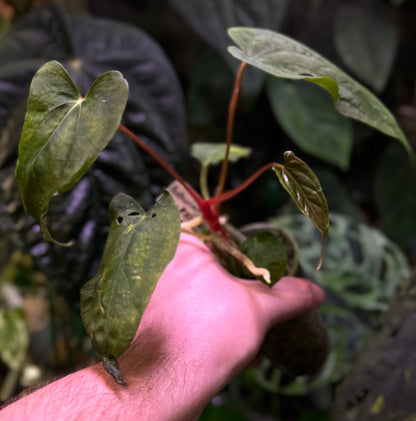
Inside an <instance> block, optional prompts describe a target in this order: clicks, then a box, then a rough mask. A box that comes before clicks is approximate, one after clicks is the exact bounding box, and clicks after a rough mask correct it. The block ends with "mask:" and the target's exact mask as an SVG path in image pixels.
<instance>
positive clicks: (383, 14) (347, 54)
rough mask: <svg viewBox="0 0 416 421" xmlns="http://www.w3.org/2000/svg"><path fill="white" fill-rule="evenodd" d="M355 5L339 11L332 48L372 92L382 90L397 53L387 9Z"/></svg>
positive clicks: (395, 38) (393, 28)
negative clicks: (333, 47) (334, 48)
mask: <svg viewBox="0 0 416 421" xmlns="http://www.w3.org/2000/svg"><path fill="white" fill-rule="evenodd" d="M383 6H384V5H382V4H381V3H375V4H374V7H372V8H371V9H368V10H367V9H365V8H364V7H362V6H360V7H358V5H354V4H352V5H351V4H350V5H347V6H344V7H341V8H340V9H339V10H338V12H337V16H336V19H335V34H334V41H335V47H336V49H337V51H338V54H339V55H340V57H341V59H342V61H343V62H344V64H345V65H346V66H347V67H348V68H349V69H350V70H351V71H352V72H354V74H355V75H357V76H358V77H359V78H360V79H361V80H362V81H364V82H366V83H367V84H368V85H370V86H371V87H372V88H373V89H374V90H375V91H377V92H381V91H382V90H383V88H384V87H385V85H386V83H387V80H388V77H389V76H390V73H391V69H392V67H393V63H394V59H395V56H396V49H397V32H396V27H395V22H394V20H393V15H392V13H391V11H390V9H388V8H385V7H383Z"/></svg>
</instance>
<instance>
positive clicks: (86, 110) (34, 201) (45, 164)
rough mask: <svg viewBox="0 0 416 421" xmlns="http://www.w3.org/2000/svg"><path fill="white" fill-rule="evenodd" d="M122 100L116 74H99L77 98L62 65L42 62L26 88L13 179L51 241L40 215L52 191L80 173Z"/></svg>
mask: <svg viewBox="0 0 416 421" xmlns="http://www.w3.org/2000/svg"><path fill="white" fill-rule="evenodd" d="M127 98H128V85H127V82H126V80H125V79H124V78H123V76H122V75H121V73H120V72H117V71H109V72H106V73H104V74H102V75H101V76H100V77H98V79H96V81H95V82H94V83H93V85H92V86H91V88H90V91H89V92H88V94H87V95H86V96H85V98H83V97H82V96H81V95H80V94H79V92H78V90H77V88H76V86H75V85H74V83H73V82H72V80H71V78H70V77H69V75H68V73H67V72H66V70H65V69H64V68H63V66H62V65H61V64H60V63H58V62H57V61H50V62H48V63H46V64H44V65H43V66H42V67H41V68H40V69H39V71H38V72H37V73H36V74H35V76H34V78H33V80H32V84H31V87H30V92H29V99H28V105H27V113H26V119H25V123H24V126H23V131H22V136H21V140H20V144H19V158H18V162H17V167H16V179H17V183H18V187H19V192H20V196H21V198H22V201H23V204H24V207H25V210H26V212H27V213H29V214H30V215H32V216H33V217H34V218H35V219H36V220H37V221H38V222H39V224H40V226H41V228H42V231H43V233H44V236H45V238H46V239H48V240H51V241H54V240H53V238H52V236H51V235H50V233H49V231H48V228H47V226H46V223H45V221H44V219H43V217H44V216H45V214H46V212H47V210H48V207H49V202H50V200H51V198H52V196H53V195H55V194H60V193H64V192H66V191H67V190H69V189H70V188H71V187H72V186H73V185H74V184H76V183H77V181H78V180H79V179H80V178H81V177H82V176H83V175H84V174H85V172H86V171H87V170H88V168H89V167H90V166H91V165H92V164H93V162H94V161H95V160H96V158H97V157H98V155H99V154H100V152H101V151H102V150H103V149H104V148H105V147H106V145H107V144H108V142H109V141H110V140H111V138H112V137H113V135H114V133H115V132H116V130H117V128H118V126H119V124H120V120H121V116H122V114H123V111H124V108H125V106H126V103H127Z"/></svg>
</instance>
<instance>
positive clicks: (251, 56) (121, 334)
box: [16, 28, 411, 384]
mask: <svg viewBox="0 0 416 421" xmlns="http://www.w3.org/2000/svg"><path fill="white" fill-rule="evenodd" d="M230 35H231V37H232V38H233V39H234V40H235V41H236V42H237V44H238V45H239V47H240V49H238V48H236V47H231V48H230V52H231V53H232V54H233V55H235V56H236V57H237V58H239V59H240V60H242V62H243V63H242V65H241V66H240V69H239V72H238V74H237V78H236V85H235V88H234V92H233V96H232V99H231V102H230V109H229V119H228V126H227V133H226V144H225V148H224V156H223V158H222V170H221V173H220V178H219V182H218V186H217V189H216V192H215V195H214V196H213V197H211V196H210V193H209V189H208V185H207V168H208V165H209V164H210V163H212V162H218V160H219V159H218V157H215V156H214V157H213V158H210V159H208V160H207V158H206V157H205V156H206V152H205V153H202V154H201V147H199V149H195V147H194V155H196V156H198V154H199V155H202V171H201V174H202V176H201V190H202V192H203V193H202V194H203V196H204V198H203V197H201V196H200V195H199V194H198V193H197V192H196V191H195V190H194V189H193V188H192V187H191V186H190V185H189V184H188V183H186V182H185V181H184V180H183V179H182V177H181V176H180V175H179V174H178V173H177V172H176V171H175V170H174V169H173V168H172V167H170V165H169V164H168V163H166V162H165V161H164V159H163V158H162V157H161V156H160V155H159V154H158V153H157V152H155V151H153V150H152V149H151V148H150V147H149V146H147V145H146V143H144V142H143V141H142V140H141V139H139V138H138V137H137V136H135V135H134V134H133V133H132V132H131V131H130V130H128V129H127V128H125V127H124V126H123V125H120V121H121V118H122V113H123V111H124V108H125V105H126V102H127V92H128V90H127V89H128V88H127V83H126V81H125V80H124V79H123V77H122V75H121V74H120V73H118V72H116V71H111V72H107V73H105V74H103V75H101V76H99V77H98V78H97V79H96V81H95V82H94V83H93V85H92V86H91V88H90V90H89V92H88V93H87V95H86V96H85V97H82V96H81V95H80V94H79V92H78V90H77V89H76V87H75V85H74V83H73V82H72V80H71V79H70V77H69V75H68V74H67V72H66V71H65V69H64V68H63V67H62V66H61V65H60V64H59V63H58V62H54V61H52V62H48V63H46V64H45V65H44V66H42V67H41V69H40V70H39V71H38V72H37V73H36V75H35V76H34V78H33V81H32V84H31V88H30V94H29V99H28V109H27V113H26V119H25V124H24V126H23V131H22V137H21V141H20V146H19V159H18V163H17V167H16V178H17V183H18V186H19V191H20V195H21V198H22V201H23V204H24V207H25V210H26V212H28V213H30V214H31V215H32V216H34V217H35V219H36V220H37V221H38V223H39V224H40V227H41V229H42V232H43V234H44V237H45V239H47V240H49V241H55V240H54V239H53V237H52V236H51V234H50V233H49V229H48V227H47V224H46V222H45V219H44V218H45V215H46V213H47V210H48V206H49V202H50V200H51V199H52V197H53V196H54V195H56V194H61V193H64V192H66V191H67V190H69V189H70V188H71V187H72V186H73V185H74V184H76V183H77V182H78V181H79V180H80V178H81V177H82V175H83V174H85V172H86V171H87V170H88V168H89V167H90V166H91V164H92V163H93V162H94V161H95V159H96V158H97V157H98V155H99V153H100V152H101V151H102V150H103V149H104V148H105V146H106V145H107V144H108V142H109V141H110V140H111V138H112V137H113V135H114V133H115V131H116V130H117V128H119V129H120V130H121V131H122V132H123V133H125V134H127V135H128V136H129V137H131V138H132V139H133V140H134V141H135V142H136V143H137V144H138V145H139V146H140V147H141V148H142V149H144V151H145V152H147V153H148V154H150V155H151V156H152V157H153V158H154V159H155V160H156V161H157V162H158V163H159V164H160V165H161V166H162V167H163V168H164V169H165V170H166V171H167V172H169V173H170V174H171V175H172V176H173V177H174V178H176V180H177V181H178V182H180V183H181V184H182V186H183V188H184V189H185V190H186V191H187V193H188V194H189V195H190V197H191V198H192V199H193V200H195V202H196V204H197V206H198V208H199V210H200V212H201V216H202V218H197V223H196V224H193V225H199V224H200V223H201V222H204V223H205V224H206V227H207V228H208V230H209V231H210V232H211V234H209V235H207V234H195V235H199V236H200V237H201V238H202V239H204V240H205V241H208V242H212V243H213V245H214V246H215V247H216V248H219V249H220V250H221V251H222V252H225V253H226V254H229V255H230V258H234V259H235V258H236V259H237V260H238V261H239V262H240V263H241V264H243V265H244V266H245V267H246V268H247V269H249V271H250V272H251V273H252V274H253V275H256V276H259V275H261V276H260V279H262V280H263V281H264V282H266V283H267V284H268V285H273V284H274V283H275V282H277V281H278V280H279V279H280V277H281V276H282V275H283V274H284V271H285V259H282V258H281V257H280V255H281V254H284V249H281V253H280V255H279V253H278V255H277V256H274V255H273V256H269V255H266V257H265V251H266V250H274V251H278V250H280V249H279V248H278V247H277V248H276V247H272V244H273V242H275V241H277V240H276V238H274V236H272V237H273V238H269V237H268V236H267V237H266V236H265V235H258V236H256V237H255V241H253V240H248V241H246V242H244V243H243V245H242V249H241V250H242V252H243V255H245V257H244V256H242V255H241V251H239V250H238V248H236V246H235V245H233V243H231V242H230V234H229V233H228V232H227V228H226V226H224V225H223V224H221V222H220V205H221V203H222V202H224V201H225V200H228V199H230V198H232V197H234V196H235V195H236V194H238V193H240V192H241V191H242V190H243V189H244V188H246V187H247V186H248V185H250V184H251V183H252V182H253V181H255V180H256V179H257V178H258V177H259V176H260V175H261V174H263V173H264V172H265V171H266V170H268V169H270V168H272V169H273V170H274V171H275V173H276V175H277V177H278V179H279V181H280V183H281V185H282V186H283V187H284V188H285V190H286V191H287V192H288V193H289V195H290V197H291V198H292V200H293V202H294V203H295V204H296V206H297V207H298V209H299V210H300V211H301V212H302V213H303V214H304V215H305V216H307V217H308V218H309V219H310V220H311V221H312V222H313V223H314V224H315V226H316V227H317V228H318V229H319V231H320V232H321V242H322V243H323V240H324V238H325V236H326V234H327V232H328V228H329V219H328V217H329V216H328V208H327V204H326V200H325V197H324V196H323V193H322V189H321V186H320V184H319V181H318V180H317V178H316V176H315V175H314V173H313V172H312V170H311V169H310V168H309V167H308V166H307V165H306V164H305V163H304V162H303V161H302V160H300V159H299V158H298V157H296V155H295V154H294V153H293V152H290V151H287V152H286V153H285V156H284V164H283V165H282V164H279V163H270V164H266V165H264V166H263V167H262V168H261V169H260V170H258V171H257V172H255V173H254V174H253V175H252V176H251V177H249V178H248V179H247V181H246V182H243V183H242V184H241V186H239V187H236V188H234V189H233V190H230V191H228V192H227V191H226V192H224V188H225V184H226V176H227V169H228V162H229V156H230V148H231V142H232V137H233V127H234V116H235V109H236V104H237V99H238V95H239V90H240V85H241V79H242V75H243V72H244V69H245V67H246V64H247V63H249V64H252V65H254V66H255V67H258V68H260V69H262V70H264V71H266V72H268V73H271V74H273V75H275V76H278V77H283V78H289V79H303V80H307V81H309V82H312V83H315V84H317V85H319V86H321V87H323V88H325V89H326V90H327V91H328V92H329V93H330V94H331V97H332V99H333V100H334V103H335V107H336V108H337V110H338V111H339V112H341V113H342V114H344V115H346V116H348V117H352V118H355V119H358V120H360V121H362V122H365V123H367V124H369V125H371V126H373V127H376V128H378V129H379V130H380V131H382V132H385V133H387V134H389V135H391V136H392V137H395V138H397V139H398V140H399V141H400V142H402V143H403V145H404V146H405V147H406V148H407V150H408V152H409V153H410V151H411V150H410V147H409V146H408V144H407V142H406V139H405V137H404V135H403V133H402V132H401V130H400V129H399V127H398V126H397V123H396V122H395V119H394V117H393V116H392V115H391V114H390V113H389V111H388V110H387V109H386V108H385V107H384V106H383V105H382V104H381V103H380V102H379V101H378V100H377V99H376V98H375V97H374V96H373V95H372V94H370V93H369V92H368V91H367V90H365V89H364V88H363V87H362V86H361V85H359V84H358V83H356V82H355V81H353V80H352V79H351V78H349V77H347V76H346V75H345V74H344V73H343V72H341V71H340V70H339V69H337V68H336V67H335V66H333V65H331V64H330V63H329V62H327V61H326V60H325V59H324V58H322V57H321V56H319V55H318V54H316V53H315V52H313V51H312V50H310V49H308V48H307V47H304V46H302V45H301V44H299V43H297V42H296V41H294V40H291V39H290V38H288V37H284V36H282V35H280V34H277V33H274V32H271V31H264V30H259V29H252V28H233V29H231V30H230ZM96 138H97V139H98V142H97V141H96V140H95V139H96ZM205 148H206V145H205ZM214 149H215V148H214ZM195 151H196V152H195ZM235 151H236V149H235V148H234V149H233V150H232V152H233V153H234V154H235V153H236V152H235ZM213 152H214V154H215V153H217V154H218V152H215V150H214V151H213ZM240 155H241V151H240ZM166 201H168V202H166ZM169 201H171V203H173V201H172V199H171V198H170V195H169V194H167V193H166V194H165V196H163V198H162V199H160V201H159V202H157V204H156V205H155V206H154V207H152V209H150V211H149V215H150V216H149V215H147V216H146V213H145V212H144V211H143V209H142V208H141V207H140V206H139V205H138V204H137V203H136V202H134V200H133V199H131V198H128V196H116V197H115V198H114V199H113V201H112V202H111V204H110V214H111V215H112V225H111V230H110V234H109V237H108V239H107V245H106V249H105V251H104V256H103V260H102V263H101V266H100V268H99V271H98V274H97V275H96V277H95V278H94V279H92V280H91V281H90V282H89V283H87V284H86V285H85V286H84V288H83V289H82V291H81V314H82V316H83V321H84V325H85V327H86V331H87V333H88V334H89V336H90V337H91V339H92V342H93V345H94V348H95V350H96V352H97V353H98V354H99V355H100V356H101V358H102V359H103V362H104V367H105V368H106V370H107V371H108V372H109V373H110V374H112V375H113V377H114V378H115V379H116V380H117V381H118V382H119V383H120V384H124V382H123V380H122V377H121V373H120V372H119V370H118V366H117V360H116V358H117V357H118V356H119V355H120V354H121V353H122V352H124V350H125V349H126V348H127V347H128V346H129V344H130V342H131V340H132V339H133V337H134V333H135V331H136V330H137V327H138V324H139V323H140V319H141V317H142V314H143V312H144V310H145V308H146V305H147V303H148V302H149V300H150V296H151V293H152V291H153V289H154V287H155V285H156V282H157V280H158V278H159V276H160V275H161V273H162V272H163V270H164V268H165V266H166V265H167V264H168V263H169V261H170V260H171V259H172V258H173V255H174V252H175V250H176V245H177V242H178V241H179V224H180V222H179V214H178V210H177V208H175V207H172V204H170V205H168V204H167V203H169ZM165 203H166V204H165ZM156 209H157V210H156ZM165 212H166V213H165ZM156 230H160V234H161V235H159V236H156V237H153V236H151V235H150V233H151V232H152V231H153V232H155V231H156ZM165 236H166V237H165ZM262 241H265V242H266V243H265V246H263V247H260V249H259V250H260V251H259V250H257V247H258V243H259V242H260V243H261V242H262ZM270 241H271V242H272V243H270ZM156 250H158V252H157V253H155V251H156ZM322 250H323V248H322V246H321V257H320V260H319V264H318V268H319V267H320V266H321V265H322V259H323V254H322V253H323V251H322ZM158 256H159V257H158ZM159 258H160V259H161V260H160V261H159V260H158V259H159ZM156 260H157V261H156ZM277 262H280V263H277ZM276 265H277V267H276ZM124 266H125V269H123V270H121V271H120V270H119V268H120V267H124ZM144 288H146V292H145V291H144ZM114 291H118V292H119V293H120V296H119V297H118V299H116V300H115V301H114V300H113V301H112V303H113V304H112V305H111V306H108V305H107V304H106V302H107V300H108V297H113V292H114ZM129 297H130V298H129ZM136 297H139V298H136ZM116 332H117V334H116ZM110 338H111V339H110Z"/></svg>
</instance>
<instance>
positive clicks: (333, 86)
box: [228, 27, 410, 150]
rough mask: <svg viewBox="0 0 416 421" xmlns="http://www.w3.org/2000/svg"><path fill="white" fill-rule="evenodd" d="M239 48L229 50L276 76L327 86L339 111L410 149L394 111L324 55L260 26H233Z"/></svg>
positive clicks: (232, 35) (233, 37)
mask: <svg viewBox="0 0 416 421" xmlns="http://www.w3.org/2000/svg"><path fill="white" fill-rule="evenodd" d="M229 34H230V36H231V38H232V39H233V40H234V41H235V42H236V44H237V45H238V46H239V48H237V47H235V46H232V47H229V49H228V51H229V52H230V53H231V54H232V55H233V56H234V57H236V58H238V59H239V60H241V61H245V62H247V63H249V64H251V65H253V66H255V67H258V68H259V69H261V70H263V71H265V72H267V73H270V74H272V75H274V76H277V77H281V78H285V79H294V80H306V81H308V82H312V83H315V84H317V85H319V86H321V87H322V88H324V89H326V90H327V91H328V92H329V93H330V95H331V97H332V99H333V101H334V104H335V108H336V109H337V111H338V112H339V113H341V114H342V115H344V116H346V117H350V118H353V119H355V120H358V121H361V122H362V123H365V124H368V125H369V126H372V127H374V128H375V129H377V130H380V131H381V132H383V133H385V134H386V135H388V136H391V137H393V138H396V139H397V140H399V141H400V142H401V143H403V145H404V146H405V147H406V148H407V149H408V150H410V147H409V145H408V143H407V140H406V137H405V135H404V134H403V132H402V130H401V129H400V127H399V126H398V124H397V122H396V120H395V118H394V117H393V115H392V114H391V113H390V111H389V110H388V109H387V108H386V107H385V106H384V105H383V104H382V103H381V102H380V100H379V99H377V98H376V97H375V96H374V95H373V94H372V93H371V92H370V91H369V90H368V89H366V88H365V87H364V86H362V85H361V84H359V83H358V82H356V81H355V80H354V79H352V78H351V77H350V76H348V75H347V74H346V73H344V72H343V71H342V70H340V69H339V68H338V67H336V66H335V65H334V64H332V63H331V62H329V61H328V60H326V59H325V58H324V57H322V56H321V55H319V54H318V53H316V52H315V51H313V50H311V49H310V48H308V47H306V46H305V45H303V44H301V43H300V42H298V41H295V40H293V39H291V38H289V37H287V36H285V35H281V34H278V33H276V32H272V31H268V30H263V29H256V28H243V27H240V28H231V29H230V30H229Z"/></svg>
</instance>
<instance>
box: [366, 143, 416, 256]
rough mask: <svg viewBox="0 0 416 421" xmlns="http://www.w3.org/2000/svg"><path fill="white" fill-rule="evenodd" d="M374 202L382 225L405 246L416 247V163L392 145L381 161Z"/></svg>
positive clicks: (377, 174)
mask: <svg viewBox="0 0 416 421" xmlns="http://www.w3.org/2000/svg"><path fill="white" fill-rule="evenodd" d="M374 196H375V202H376V206H377V211H378V212H379V214H380V217H381V218H380V219H381V224H382V226H383V228H384V229H385V230H386V232H388V234H389V235H390V236H391V238H393V239H394V240H396V241H398V242H399V244H401V245H403V246H404V247H406V248H410V249H415V247H416V223H415V218H416V164H415V162H414V161H409V160H408V159H406V155H405V154H404V153H403V151H402V150H400V149H399V148H397V147H395V145H390V148H388V149H387V150H386V151H385V153H384V155H383V157H382V159H381V160H380V162H379V165H378V168H377V173H376V180H375V195H374Z"/></svg>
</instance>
